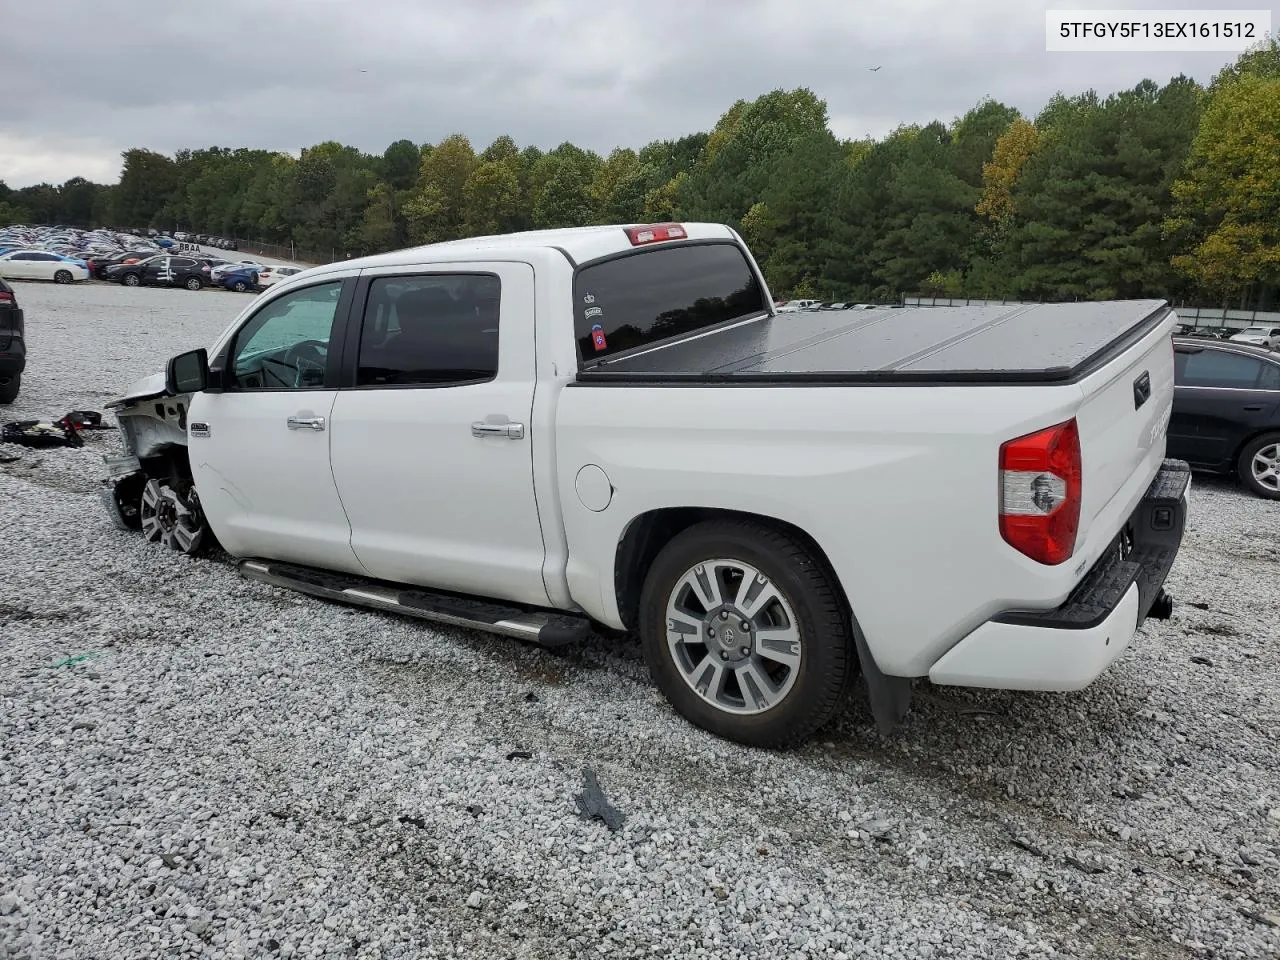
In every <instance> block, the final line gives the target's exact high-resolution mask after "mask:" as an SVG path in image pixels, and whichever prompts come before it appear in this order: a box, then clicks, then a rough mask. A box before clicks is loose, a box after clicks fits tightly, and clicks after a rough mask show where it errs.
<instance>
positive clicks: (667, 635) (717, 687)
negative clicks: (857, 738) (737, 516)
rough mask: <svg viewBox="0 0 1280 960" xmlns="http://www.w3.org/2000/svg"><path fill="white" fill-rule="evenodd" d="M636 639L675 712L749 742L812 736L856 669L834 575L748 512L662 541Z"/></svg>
mask: <svg viewBox="0 0 1280 960" xmlns="http://www.w3.org/2000/svg"><path fill="white" fill-rule="evenodd" d="M640 638H641V643H642V645H643V647H644V652H645V659H646V660H647V661H648V663H649V669H650V672H651V673H652V675H653V678H654V681H655V682H656V683H657V685H658V688H659V689H660V690H662V692H663V694H664V695H666V697H667V699H668V700H669V701H671V704H672V706H674V707H675V709H676V711H677V712H678V713H679V714H680V715H681V716H683V717H684V718H685V719H687V720H689V721H690V722H692V723H694V724H696V725H697V726H699V727H702V728H703V729H705V730H709V731H710V732H712V733H714V734H716V735H717V736H721V737H724V738H725V739H728V740H734V741H736V742H738V743H743V744H746V745H748V746H755V747H786V746H791V745H794V744H796V743H799V742H800V741H802V740H804V739H806V738H807V737H809V736H810V735H812V734H813V733H814V732H816V731H817V730H818V729H819V728H821V727H822V726H823V725H824V724H825V723H826V722H827V721H828V720H829V719H830V718H831V716H832V714H833V713H834V712H835V710H836V708H837V706H839V704H840V702H841V700H842V699H843V698H844V695H845V693H846V691H847V689H848V685H849V682H850V681H851V680H852V678H853V676H854V665H855V660H854V657H855V652H854V646H853V635H852V632H851V629H850V626H849V623H848V621H847V619H846V618H845V616H844V612H843V610H842V608H841V604H840V601H839V599H838V597H837V592H836V588H835V583H834V579H833V576H832V574H830V573H829V572H828V571H827V570H826V569H825V565H824V564H822V563H821V562H820V561H819V560H818V558H816V557H814V556H813V555H812V553H811V552H810V549H809V548H808V547H807V546H806V545H805V544H804V543H802V542H801V541H800V540H799V539H797V538H796V537H793V536H791V535H790V534H787V533H784V532H782V531H780V530H777V529H775V528H773V527H770V526H766V525H764V524H760V523H754V522H750V521H734V520H711V521H706V522H704V523H699V524H696V525H694V526H692V527H690V528H689V529H687V530H685V531H684V532H682V533H680V534H678V535H677V536H676V537H674V538H673V539H672V540H671V542H670V543H668V544H667V545H666V546H665V547H664V548H663V549H662V551H661V552H660V553H659V554H658V556H657V558H656V559H655V560H654V562H653V566H652V567H651V568H650V570H649V574H648V576H647V578H646V580H645V584H644V590H643V593H642V594H641V601H640Z"/></svg>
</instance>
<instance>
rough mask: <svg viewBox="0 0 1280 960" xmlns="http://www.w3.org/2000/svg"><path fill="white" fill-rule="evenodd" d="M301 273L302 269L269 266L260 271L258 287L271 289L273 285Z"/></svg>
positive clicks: (276, 265) (275, 265)
mask: <svg viewBox="0 0 1280 960" xmlns="http://www.w3.org/2000/svg"><path fill="white" fill-rule="evenodd" d="M301 272H302V267H282V266H279V265H278V264H267V265H266V266H264V267H263V268H262V269H261V270H260V271H258V285H259V286H263V287H269V286H271V285H272V284H273V283H277V282H279V281H280V280H283V279H285V278H286V277H292V276H293V275H294V274H297V273H301Z"/></svg>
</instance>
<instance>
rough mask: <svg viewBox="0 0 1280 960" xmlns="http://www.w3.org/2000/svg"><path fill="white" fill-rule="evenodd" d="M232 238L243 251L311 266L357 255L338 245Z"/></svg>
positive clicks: (348, 258)
mask: <svg viewBox="0 0 1280 960" xmlns="http://www.w3.org/2000/svg"><path fill="white" fill-rule="evenodd" d="M231 239H234V240H235V242H236V244H237V245H238V246H239V248H240V252H241V253H245V254H251V255H254V256H259V257H272V258H274V259H276V260H288V261H289V262H290V263H297V264H300V265H302V266H309V267H313V266H319V265H320V264H322V263H334V262H336V261H338V260H350V259H351V258H352V257H354V256H355V254H353V253H351V252H350V251H347V250H341V249H338V248H336V247H331V248H329V249H326V250H316V249H310V248H307V247H299V246H297V245H296V244H293V243H268V242H267V241H265V240H247V239H245V238H243V237H233V238H231Z"/></svg>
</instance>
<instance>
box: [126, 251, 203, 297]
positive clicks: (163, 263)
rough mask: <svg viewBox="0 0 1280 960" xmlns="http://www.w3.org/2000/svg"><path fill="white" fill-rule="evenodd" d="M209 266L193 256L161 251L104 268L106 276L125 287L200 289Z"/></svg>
mask: <svg viewBox="0 0 1280 960" xmlns="http://www.w3.org/2000/svg"><path fill="white" fill-rule="evenodd" d="M209 272H210V268H209V266H208V265H207V264H206V263H204V262H203V261H200V260H197V259H196V258H195V257H182V256H172V257H171V256H168V255H167V254H161V255H159V256H155V257H149V258H148V259H146V260H140V261H138V262H137V263H121V264H116V265H115V266H113V267H108V268H107V277H106V278H107V279H108V280H113V281H115V282H116V283H122V284H124V285H125V286H126V287H186V288H187V289H188V290H199V289H200V288H201V287H204V286H205V285H206V284H208V282H209Z"/></svg>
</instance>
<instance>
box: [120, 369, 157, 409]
mask: <svg viewBox="0 0 1280 960" xmlns="http://www.w3.org/2000/svg"><path fill="white" fill-rule="evenodd" d="M164 383H165V375H164V374H163V373H153V374H152V375H151V376H149V377H143V378H142V379H141V380H137V381H135V382H134V383H133V384H132V385H131V386H130V387H129V389H128V390H126V391H125V393H124V394H123V395H122V396H119V397H116V398H115V399H114V400H109V401H107V403H106V404H104V406H106V407H107V408H108V409H114V408H115V407H120V406H123V405H124V404H126V403H136V402H137V401H139V400H151V399H153V398H155V397H165V396H170V394H169V391H168V390H166V389H165V385H164Z"/></svg>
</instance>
